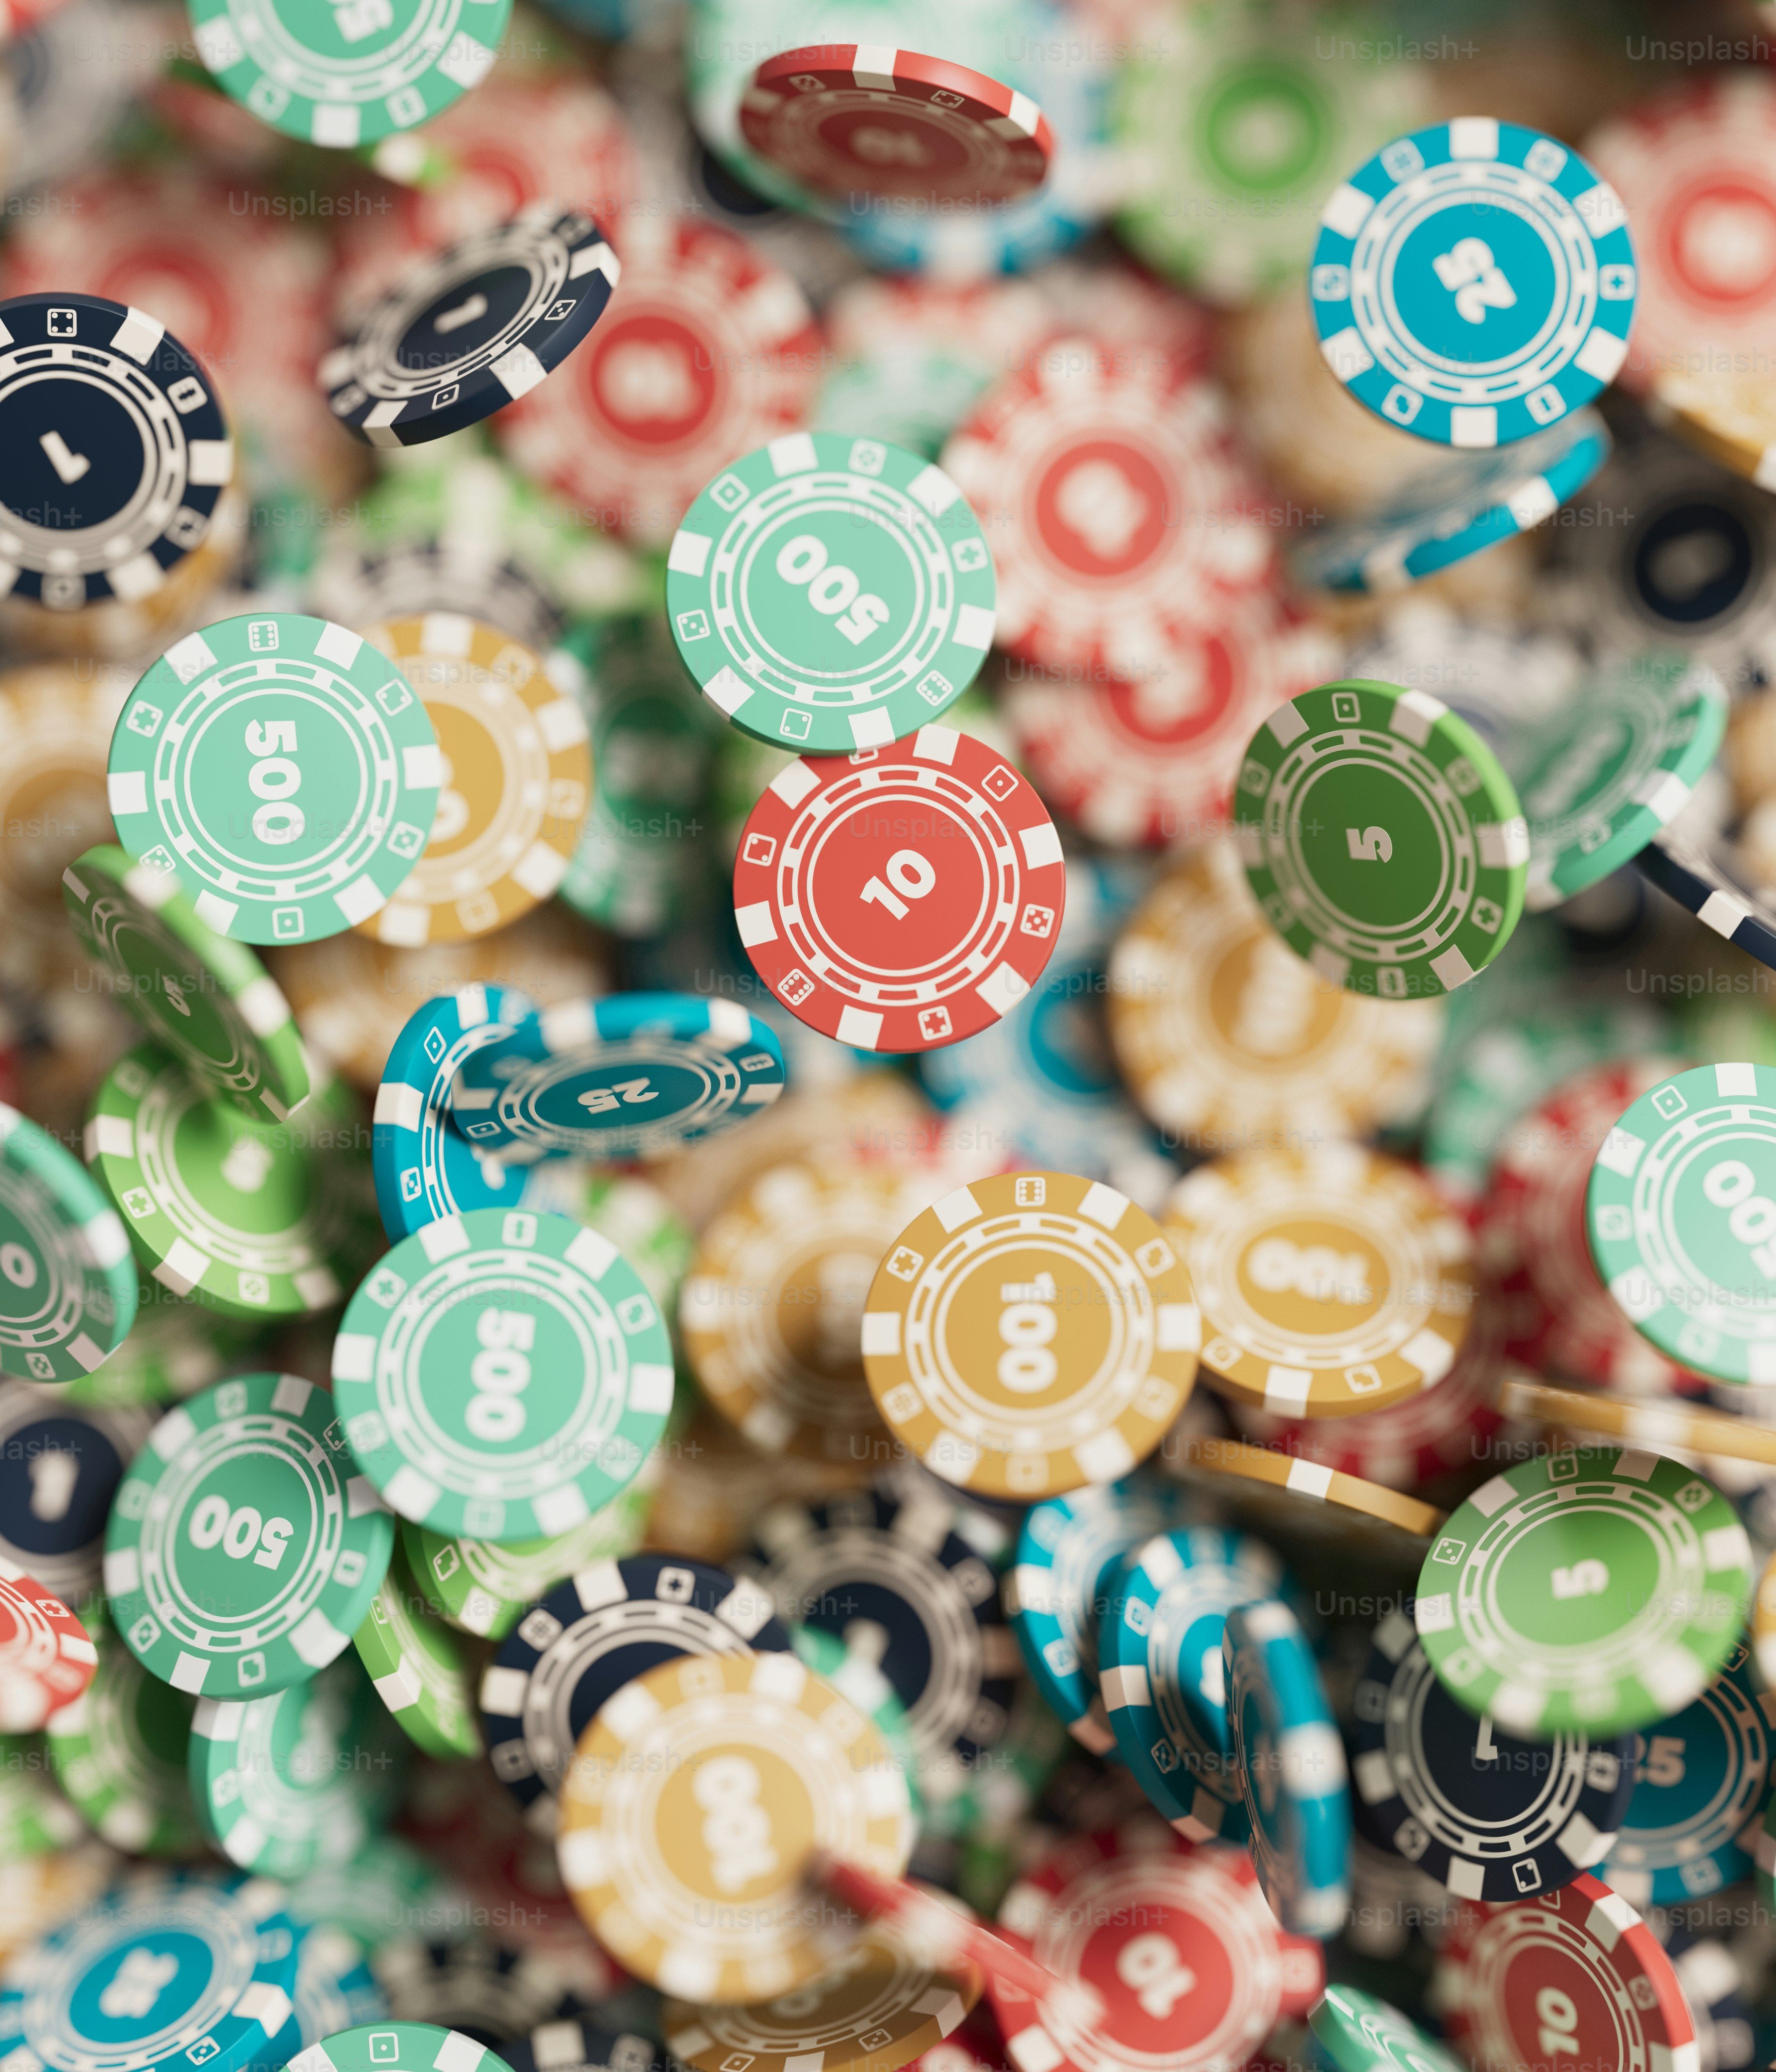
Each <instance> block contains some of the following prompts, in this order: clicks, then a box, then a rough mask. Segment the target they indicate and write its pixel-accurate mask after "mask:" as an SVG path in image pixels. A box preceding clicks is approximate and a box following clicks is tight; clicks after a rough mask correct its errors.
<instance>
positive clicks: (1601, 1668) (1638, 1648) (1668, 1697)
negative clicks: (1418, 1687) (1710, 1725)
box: [1413, 1447, 1752, 1736]
mask: <svg viewBox="0 0 1776 2072" xmlns="http://www.w3.org/2000/svg"><path fill="white" fill-rule="evenodd" d="M1750 1571H1751V1550H1750V1546H1749V1542H1748V1541H1747V1540H1746V1537H1745V1529H1744V1527H1742V1526H1741V1524H1740V1523H1739V1521H1738V1519H1737V1517H1736V1516H1735V1515H1734V1512H1733V1507H1732V1506H1731V1505H1730V1504H1729V1503H1728V1502H1727V1500H1726V1498H1725V1497H1724V1496H1722V1495H1721V1494H1720V1491H1719V1490H1716V1489H1715V1488H1714V1487H1713V1486H1712V1485H1711V1484H1710V1483H1708V1482H1707V1481H1705V1480H1704V1478H1702V1477H1701V1476H1700V1475H1698V1474H1694V1473H1693V1472H1692V1470H1690V1469H1688V1468H1687V1467H1685V1466H1683V1465H1682V1463H1681V1462H1679V1461H1673V1460H1669V1459H1666V1458H1664V1457H1662V1456H1660V1455H1659V1454H1656V1453H1643V1452H1641V1451H1639V1450H1638V1449H1634V1448H1626V1447H1625V1448H1616V1447H1609V1448H1597V1449H1588V1450H1585V1451H1581V1452H1576V1453H1551V1454H1549V1455H1548V1456H1546V1457H1544V1458H1542V1459H1539V1460H1532V1461H1523V1462H1520V1463H1519V1465H1518V1466H1515V1467H1511V1468H1507V1469H1506V1470H1504V1471H1503V1473H1502V1474H1498V1475H1494V1477H1493V1478H1492V1479H1491V1480H1490V1482H1485V1483H1482V1486H1480V1488H1479V1489H1478V1490H1476V1491H1475V1492H1474V1494H1473V1495H1472V1496H1471V1497H1470V1498H1469V1499H1468V1501H1467V1502H1466V1503H1464V1504H1463V1505H1462V1506H1461V1508H1460V1509H1459V1510H1458V1511H1455V1512H1454V1513H1453V1515H1451V1516H1450V1518H1449V1522H1448V1523H1447V1525H1446V1526H1445V1528H1444V1530H1443V1531H1442V1532H1441V1535H1439V1537H1438V1538H1437V1543H1436V1544H1435V1545H1434V1546H1433V1548H1432V1549H1431V1551H1430V1553H1429V1556H1427V1558H1426V1560H1425V1563H1424V1569H1423V1572H1422V1573H1421V1574H1420V1578H1419V1589H1418V1597H1417V1602H1416V1605H1415V1607H1414V1610H1413V1618H1414V1620H1415V1622H1416V1625H1417V1627H1418V1633H1419V1638H1420V1640H1421V1641H1422V1642H1423V1643H1424V1652H1425V1653H1426V1655H1429V1658H1430V1661H1431V1666H1432V1667H1433V1669H1434V1670H1435V1671H1436V1672H1437V1676H1438V1678H1439V1679H1441V1682H1442V1683H1443V1685H1444V1687H1445V1688H1446V1689H1447V1690H1448V1691H1449V1693H1450V1695H1451V1696H1453V1697H1454V1698H1455V1699H1457V1700H1458V1702H1459V1703H1460V1704H1461V1705H1462V1706H1463V1707H1464V1708H1466V1710H1467V1711H1469V1712H1483V1713H1487V1714H1490V1716H1492V1718H1493V1719H1494V1720H1496V1721H1497V1722H1498V1725H1500V1726H1502V1727H1504V1728H1505V1729H1507V1730H1508V1731H1511V1732H1515V1733H1519V1734H1522V1735H1526V1736H1530V1735H1542V1736H1548V1735H1552V1734H1556V1733H1562V1732H1564V1731H1566V1730H1568V1729H1582V1730H1584V1731H1585V1732H1587V1733H1597V1734H1624V1733H1632V1732H1634V1731H1636V1730H1637V1729H1642V1728H1646V1727H1649V1726H1651V1725H1652V1724H1653V1722H1654V1721H1655V1720H1663V1719H1666V1718H1668V1717H1669V1716H1671V1714H1672V1713H1673V1712H1679V1711H1681V1710H1682V1709H1683V1707H1684V1706H1686V1705H1688V1704H1689V1703H1690V1702H1691V1701H1692V1699H1695V1698H1696V1697H1699V1696H1700V1695H1701V1693H1702V1692H1703V1691H1704V1690H1705V1689H1706V1688H1707V1687H1708V1684H1709V1683H1711V1682H1712V1680H1713V1679H1714V1677H1715V1675H1716V1673H1717V1671H1719V1670H1720V1667H1721V1665H1722V1664H1723V1663H1725V1660H1726V1659H1727V1657H1728V1655H1729V1654H1730V1653H1731V1652H1732V1650H1733V1643H1734V1642H1735V1640H1736V1639H1737V1634H1738V1629H1739V1625H1740V1622H1741V1619H1742V1618H1743V1617H1744V1614H1745V1606H1746V1604H1747V1603H1748V1601H1749V1598H1750V1596H1751V1581H1752V1579H1751V1572H1750ZM1654 1574H1657V1575H1658V1576H1659V1577H1661V1579H1662V1581H1663V1587H1662V1588H1661V1589H1659V1590H1658V1591H1657V1592H1655V1593H1651V1594H1649V1593H1647V1591H1646V1589H1645V1587H1644V1585H1643V1584H1642V1581H1640V1578H1641V1577H1643V1576H1651V1575H1654Z"/></svg>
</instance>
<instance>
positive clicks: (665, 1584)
mask: <svg viewBox="0 0 1776 2072" xmlns="http://www.w3.org/2000/svg"><path fill="white" fill-rule="evenodd" d="M787 1646H789V1634H788V1631H787V1629H786V1628H785V1627H784V1626H783V1623H782V1622H781V1621H780V1620H779V1618H777V1617H776V1615H775V1608H774V1606H773V1604H772V1601H771V1597H769V1596H768V1595H767V1593H765V1592H764V1591H763V1590H762V1589H759V1586H758V1585H755V1584H753V1583H750V1582H738V1583H737V1582H736V1581H734V1577H732V1576H730V1575H729V1574H728V1573H727V1572H726V1570H725V1569H722V1568H711V1567H710V1566H709V1564H706V1563H705V1562H701V1561H683V1560H675V1559H674V1558H673V1557H672V1556H671V1555H665V1554H641V1555H636V1556H633V1557H632V1558H631V1559H630V1560H627V1561H601V1562H599V1563H598V1564H596V1565H595V1566H594V1567H590V1568H582V1569H581V1570H579V1571H578V1573H577V1574H575V1575H574V1576H572V1577H569V1579H568V1581H565V1582H563V1583H558V1584H557V1585H556V1586H555V1588H554V1589H552V1590H551V1591H549V1593H548V1595H547V1596H546V1597H544V1598H543V1600H542V1601H541V1603H540V1604H537V1605H533V1606H532V1609H530V1610H529V1611H528V1612H527V1613H526V1614H525V1615H524V1618H521V1619H520V1621H519V1622H518V1624H517V1626H516V1627H515V1628H514V1629H513V1630H512V1633H511V1634H508V1636H507V1638H506V1641H505V1643H504V1646H502V1647H501V1648H500V1652H499V1654H498V1655H495V1658H494V1659H493V1660H492V1661H491V1663H489V1664H488V1665H487V1668H486V1670H485V1671H483V1674H482V1678H481V1694H480V1704H481V1724H482V1725H483V1729H485V1731H486V1733H487V1757H488V1760H489V1762H491V1764H492V1766H493V1774H494V1775H495V1777H497V1778H499V1779H500V1782H501V1783H502V1784H504V1786H505V1787H506V1789H507V1790H508V1791H509V1792H511V1794H512V1796H513V1798H515V1799H516V1800H517V1801H518V1803H519V1804H520V1806H522V1807H524V1810H525V1813H526V1815H527V1817H528V1819H529V1821H530V1823H531V1825H532V1827H535V1828H536V1829H537V1831H539V1832H540V1833H542V1834H553V1832H554V1831H555V1825H556V1815H557V1807H556V1801H557V1798H558V1796H559V1795H560V1792H561V1780H562V1778H564V1777H565V1775H566V1774H567V1769H568V1766H569V1763H571V1762H573V1760H574V1749H575V1747H576V1746H577V1745H578V1742H579V1740H580V1737H581V1736H582V1734H583V1733H585V1731H586V1728H587V1726H588V1725H590V1723H591V1720H592V1716H593V1714H594V1712H598V1709H599V1708H601V1707H602V1705H603V1704H604V1703H605V1701H606V1699H608V1698H612V1697H614V1696H615V1695H616V1693H617V1692H619V1691H620V1690H621V1689H622V1688H623V1686H624V1685H625V1684H626V1683H631V1682H633V1681H634V1679H635V1678H636V1677H637V1676H639V1675H643V1673H644V1672H645V1671H648V1670H650V1669H652V1668H653V1667H656V1664H658V1663H662V1662H669V1661H672V1660H675V1659H676V1658H677V1657H679V1656H680V1655H744V1654H746V1653H747V1652H748V1651H749V1650H750V1651H753V1652H755V1653H759V1654H764V1653H767V1652H770V1651H774V1650H775V1651H782V1650H783V1649H784V1648H787Z"/></svg>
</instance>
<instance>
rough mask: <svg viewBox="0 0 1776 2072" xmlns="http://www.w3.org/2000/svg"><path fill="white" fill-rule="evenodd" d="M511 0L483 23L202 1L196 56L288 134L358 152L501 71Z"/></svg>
mask: <svg viewBox="0 0 1776 2072" xmlns="http://www.w3.org/2000/svg"><path fill="white" fill-rule="evenodd" d="M511 12H512V7H511V0H491V4H489V5H488V6H487V13H486V15H485V16H484V17H482V16H480V15H479V14H473V15H471V14H468V13H467V10H466V8H465V7H464V6H463V5H461V4H449V5H446V6H443V7H442V8H439V9H437V10H427V9H425V8H422V7H421V6H419V5H417V0H402V4H401V5H399V6H389V8H387V9H386V10H384V12H383V13H381V14H379V15H378V17H377V18H376V20H375V21H374V22H372V23H356V22H353V23H340V22H339V21H338V20H337V19H335V18H334V17H333V16H331V15H330V14H326V13H324V12H323V10H321V9H319V8H318V7H315V6H311V5H310V6H304V7H302V9H301V10H299V11H298V12H296V13H295V14H279V13H278V12H277V10H275V9H274V8H273V7H272V6H270V5H269V0H197V3H196V4H195V5H194V6H193V7H192V9H191V29H192V33H193V35H195V38H196V41H197V53H198V56H199V57H200V58H202V60H203V62H204V64H206V65H207V66H208V68H209V69H210V71H211V72H212V74H213V75H214V76H215V78H216V84H218V85H219V86H220V88H222V90H223V91H224V93H226V94H227V95H228V97H229V98H230V99H231V100H233V101H238V102H240V105H241V106H242V107H243V108H245V109H249V110H250V111H251V112H252V113H253V114H255V115H257V117H259V119H260V121H261V122H269V124H270V125H271V126H272V127H273V129H279V130H282V133H283V134H284V135H285V136H286V137H294V138H298V139H299V140H301V141H302V142H304V143H311V144H320V145H324V146H328V147H329V148H331V149H332V150H351V149H352V147H353V146H357V145H362V144H374V143H376V142H378V141H379V140H380V138H384V137H388V136H391V135H393V134H397V133H398V132H400V131H401V130H405V129H413V128H414V127H415V126H416V125H417V124H419V123H422V122H424V121H427V120H428V119H429V118H430V117H432V116H434V115H436V114H438V113H439V112H440V111H441V110H442V109H446V108H448V107H449V106H450V103H451V102H452V101H454V100H455V99H456V98H457V97H458V95H460V94H463V93H467V91H468V89H469V88H471V87H473V86H478V85H479V84H480V83H481V81H482V80H483V79H485V78H486V76H487V74H488V72H490V71H491V69H492V68H493V61H494V58H495V55H496V53H497V52H498V50H499V47H500V39H501V38H502V37H503V36H504V35H505V33H506V24H507V21H508V18H509V16H510V14H511Z"/></svg>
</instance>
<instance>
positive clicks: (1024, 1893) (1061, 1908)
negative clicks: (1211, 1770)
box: [988, 1815, 1326, 2072]
mask: <svg viewBox="0 0 1776 2072" xmlns="http://www.w3.org/2000/svg"><path fill="white" fill-rule="evenodd" d="M999 1925H1000V1928H1001V1930H1002V1932H1003V1933H1004V1934H1005V1936H1006V1937H1007V1938H1009V1940H1010V1942H1011V1943H1012V1945H1013V1947H1014V1948H1015V1949H1017V1950H1018V1951H1022V1952H1025V1953H1027V1954H1028V1955H1030V1956H1031V1957H1033V1958H1034V1959H1035V1961H1036V1962H1037V1963H1038V1964H1041V1965H1043V1966H1045V1967H1046V1968H1047V1969H1048V1971H1050V1972H1051V1973H1052V1974H1053V1975H1054V1977H1055V1978H1056V1979H1059V1980H1061V1981H1062V1982H1063V1984H1083V1985H1087V1986H1090V1987H1091V1988H1093V1989H1094V1990H1095V1991H1096V1993H1097V1994H1098V1996H1099V1997H1100V2000H1101V2001H1102V2003H1103V2007H1104V2013H1103V2016H1102V2018H1101V2019H1100V2020H1098V2021H1091V2020H1083V2021H1082V2020H1081V2019H1080V2018H1079V2014H1078V2013H1077V2012H1075V2011H1074V2010H1073V2009H1072V2008H1070V2007H1069V2006H1068V2005H1067V2003H1066V2002H1065V2000H1062V1999H1061V1998H1059V1996H1054V1995H1053V1994H1048V1995H1044V1996H1042V1997H1041V1998H1032V1997H1031V1996H1029V1995H1028V1994H1025V1993H1021V1992H1018V1991H1017V1989H1016V1988H1015V1987H1013V1985H1012V1984H1011V1983H1010V1982H1009V1981H1008V1980H1005V1979H1001V1978H999V1977H995V1976H993V1975H990V1974H989V1979H988V1992H989V1995H990V1996H991V1999H992V2003H993V2013H994V2015H995V2016H996V2017H997V2021H998V2024H999V2027H1000V2029H1001V2033H1003V2035H1004V2037H1005V2050H1006V2054H1007V2056H1008V2057H1009V2059H1010V2061H1011V2063H1012V2064H1013V2066H1017V2068H1019V2072H1036V2068H1037V2067H1039V2066H1048V2067H1050V2068H1052V2072H1063V2068H1065V2072H1133V2068H1135V2067H1138V2066H1148V2067H1157V2066H1161V2065H1169V2066H1178V2067H1182V2068H1185V2069H1186V2072H1214V2068H1216V2067H1227V2068H1231V2067H1235V2066H1244V2065H1245V2064H1246V2063H1247V2062H1248V2061H1249V2060H1251V2059H1252V2058H1254V2057H1255V2056H1256V2053H1257V2051H1258V2047H1259V2045H1260V2043H1261V2042H1262V2041H1263V2040H1264V2037H1266V2036H1268V2034H1269V2033H1270V2032H1271V2030H1272V2029H1273V2028H1274V2027H1275V2026H1276V2022H1277V2021H1278V2019H1279V2017H1287V2018H1291V2019H1298V2018H1299V2017H1300V2016H1301V2015H1303V2014H1305V2012H1307V2010H1308V2008H1309V2007H1310V2006H1311V2005H1312V2004H1313V2002H1314V2000H1317V1999H1318V1996H1319V1993H1320V1990H1321V1987H1322V1984H1323V1982H1324V1979H1325V1975H1326V1973H1325V1967H1324V1963H1323V1962H1322V1959H1321V1955H1320V1952H1319V1950H1318V1947H1317V1946H1316V1945H1315V1944H1313V1943H1312V1942H1307V1941H1304V1940H1303V1939H1302V1938H1300V1937H1297V1936H1294V1935H1289V1934H1285V1933H1284V1931H1283V1930H1281V1928H1280V1927H1279V1926H1277V1922H1276V1916H1275V1915H1274V1914H1272V1912H1271V1910H1270V1909H1269V1907H1268V1905H1265V1903H1264V1895H1263V1893H1261V1892H1260V1889H1259V1885H1258V1877H1257V1873H1256V1871H1255V1870H1254V1868H1253V1867H1252V1860H1251V1858H1250V1857H1249V1856H1248V1855H1247V1853H1246V1852H1245V1851H1244V1849H1237V1848H1228V1847H1226V1846H1225V1845H1223V1844H1207V1845H1206V1846H1204V1847H1202V1848H1197V1847H1194V1846H1193V1845H1192V1844H1190V1843H1189V1842H1186V1840H1183V1839H1182V1836H1177V1835H1174V1834H1170V1833H1169V1832H1168V1831H1166V1829H1165V1828H1164V1827H1161V1825H1160V1824H1159V1823H1158V1822H1157V1821H1156V1820H1154V1819H1152V1818H1151V1817H1150V1816H1148V1815H1142V1816H1140V1817H1137V1819H1133V1820H1131V1821H1129V1822H1128V1823H1126V1824H1125V1825H1124V1826H1122V1827H1117V1828H1116V1829H1114V1830H1111V1831H1105V1832H1103V1833H1100V1834H1096V1835H1071V1836H1067V1838H1066V1840H1063V1842H1061V1843H1060V1844H1059V1846H1058V1847H1056V1848H1054V1849H1053V1850H1052V1851H1051V1852H1050V1853H1049V1854H1048V1855H1047V1856H1045V1857H1044V1858H1042V1860H1041V1861H1040V1862H1039V1863H1038V1864H1036V1866H1035V1867H1034V1868H1033V1869H1031V1870H1030V1871H1027V1872H1026V1873H1024V1874H1023V1875H1022V1877H1019V1878H1018V1879H1017V1881H1016V1883H1014V1884H1013V1886H1012V1887H1011V1889H1010V1890H1009V1892H1008V1893H1006V1895H1005V1901H1004V1903H1003V1904H1002V1905H1001V1908H1000V1910H999Z"/></svg>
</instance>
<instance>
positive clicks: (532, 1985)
mask: <svg viewBox="0 0 1776 2072" xmlns="http://www.w3.org/2000/svg"><path fill="white" fill-rule="evenodd" d="M370 1968H371V1971H372V1972H373V1973H374V1974H375V1976H376V1984H378V1985H379V1986H380V1987H381V1988H382V1990H383V1992H384V1995H385V1996H386V1997H387V2000H388V2002H389V2013H390V2014H391V2015H392V2016H393V2017H394V2019H395V2021H396V2022H397V2024H399V2025H403V2026H406V2025H412V2026H413V2027H415V2028H426V2029H428V2030H429V2033H428V2035H427V2037H426V2039H425V2041H426V2044H427V2045H429V2046H430V2047H429V2048H428V2049H427V2050H426V2055H425V2057H424V2058H422V2059H421V2066H431V2067H433V2068H434V2072H437V2060H436V2056H435V2053H436V2051H437V2050H438V2048H439V2047H440V2046H439V2045H438V2044H437V2043H436V2041H434V2039H435V2037H436V2036H437V2034H438V2032H440V2031H442V2030H448V2031H450V2033H452V2034H454V2035H457V2036H459V2037H461V2039H462V2041H461V2043H460V2045H458V2049H460V2051H461V2055H462V2062H463V2064H464V2065H465V2066H468V2065H470V2064H471V2062H472V2053H473V2052H474V2051H475V2049H477V2048H479V2049H482V2050H484V2051H485V2052H486V2053H487V2057H486V2058H483V2059H481V2060H479V2064H480V2066H483V2068H484V2072H503V2066H504V2061H503V2060H502V2059H500V2058H498V2057H496V2056H495V2054H494V2053H495V2049H497V2047H498V2045H500V2043H501V2042H503V2041H504V2039H505V2038H506V2037H508V2036H522V2035H524V2033H526V2032H527V2031H528V2030H530V2029H535V2028H536V2027H537V2025H539V2024H540V2023H542V2022H546V2021H552V2020H558V2019H559V2018H561V2016H564V2015H565V2014H566V2013H567V2012H569V2009H570V2008H571V2007H572V2006H573V2004H574V1999H573V1996H572V1995H571V1994H570V1993H569V1992H567V1991H566V1990H565V1988H564V1984H563V1974H562V1971H561V1967H560V1966H559V1965H558V1964H557V1963H554V1962H553V1961H552V1960H551V1959H550V1958H549V1956H548V1955H546V1954H545V1952H543V1951H540V1950H528V1949H513V1948H511V1947H508V1946H506V1945H504V1944H500V1943H495V1942H487V1941H484V1940H471V1939H468V1938H457V1939H452V1940H450V1941H438V1942H431V1941H427V1940H426V1938H423V1937H421V1936H418V1935H412V1934H405V1935H397V1936H395V1937H393V1938H387V1937H384V1939H383V1940H382V1941H381V1942H379V1943H378V1944H377V1946H376V1949H375V1950H374V1951H372V1953H371V1957H370ZM372 2033H374V2032H372ZM446 2062H448V2061H446ZM339 2072H372V2066H371V2065H370V2064H369V2063H368V2062H360V2063H359V2064H357V2065H356V2066H352V2067H350V2068H347V2067H344V2066H342V2067H340V2068H339ZM415 2072H420V2067H416V2068H415Z"/></svg>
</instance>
